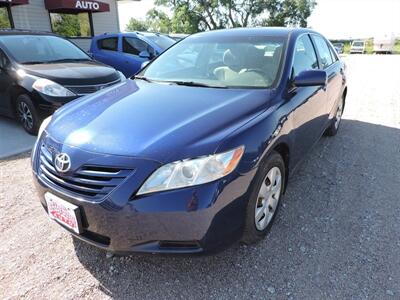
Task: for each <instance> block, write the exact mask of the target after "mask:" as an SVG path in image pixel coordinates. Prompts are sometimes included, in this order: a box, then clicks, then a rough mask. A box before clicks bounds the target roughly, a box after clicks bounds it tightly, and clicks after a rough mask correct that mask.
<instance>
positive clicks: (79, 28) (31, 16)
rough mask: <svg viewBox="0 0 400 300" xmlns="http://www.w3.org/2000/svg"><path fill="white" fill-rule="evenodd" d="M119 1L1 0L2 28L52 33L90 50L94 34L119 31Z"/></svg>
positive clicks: (0, 20)
mask: <svg viewBox="0 0 400 300" xmlns="http://www.w3.org/2000/svg"><path fill="white" fill-rule="evenodd" d="M117 1H119V0H101V1H97V0H96V1H95V0H90V1H86V0H0V28H2V29H4V28H15V29H29V30H38V31H47V32H53V33H56V34H59V35H62V36H65V37H68V38H69V39H70V40H71V41H73V42H74V43H76V44H77V45H78V46H80V47H81V48H82V49H84V50H88V49H89V47H90V42H91V37H92V36H94V35H97V34H101V33H104V32H118V31H119V18H118V7H117ZM125 1H126V0H125Z"/></svg>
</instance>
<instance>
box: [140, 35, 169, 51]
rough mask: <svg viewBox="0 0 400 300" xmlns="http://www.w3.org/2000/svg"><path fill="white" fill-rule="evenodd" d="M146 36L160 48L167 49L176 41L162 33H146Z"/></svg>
mask: <svg viewBox="0 0 400 300" xmlns="http://www.w3.org/2000/svg"><path fill="white" fill-rule="evenodd" d="M146 37H147V38H148V39H149V40H151V41H152V42H153V43H155V44H156V45H157V46H158V47H160V48H161V49H167V48H169V47H171V46H172V45H173V44H175V43H176V41H175V40H173V39H171V38H169V37H167V36H164V35H148V36H146Z"/></svg>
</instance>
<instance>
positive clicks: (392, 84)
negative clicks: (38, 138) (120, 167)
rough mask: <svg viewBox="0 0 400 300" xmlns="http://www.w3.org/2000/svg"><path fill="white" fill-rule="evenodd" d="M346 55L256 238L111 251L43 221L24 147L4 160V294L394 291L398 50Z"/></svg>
mask: <svg viewBox="0 0 400 300" xmlns="http://www.w3.org/2000/svg"><path fill="white" fill-rule="evenodd" d="M346 61H347V64H348V68H349V94H348V99H347V106H346V111H345V115H344V118H345V119H344V120H343V123H342V125H341V129H340V131H339V134H338V135H337V136H336V137H335V138H322V140H321V142H320V143H319V144H317V146H316V147H315V148H314V149H313V151H312V152H311V153H310V154H309V156H308V159H307V160H306V161H305V162H304V163H303V164H302V166H301V167H300V168H299V169H298V172H297V174H296V175H295V176H294V177H293V178H292V180H291V182H290V183H289V189H288V192H287V194H286V195H285V197H284V205H283V207H282V210H281V211H280V215H279V217H278V218H277V220H276V223H275V224H274V227H273V229H272V230H271V234H270V235H269V237H268V238H267V239H266V240H265V241H263V242H261V243H259V244H257V245H254V246H250V247H246V246H239V245H237V246H234V247H232V248H230V249H228V250H226V251H224V252H222V253H219V254H217V255H214V256H201V257H187V256H185V257H176V256H174V257H170V256H155V255H148V256H143V255H141V256H137V255H136V256H130V257H125V258H120V257H114V258H106V256H105V253H104V252H102V251H99V250H97V249H95V248H93V247H91V246H87V245H85V244H83V243H81V242H77V241H74V240H73V239H72V238H71V237H70V235H69V234H68V233H66V232H65V231H64V230H63V229H62V228H61V227H59V226H58V225H56V224H55V223H54V222H51V221H49V220H48V218H47V217H46V215H45V213H44V211H43V209H42V208H41V206H40V204H39V201H38V199H37V196H36V194H35V191H34V188H33V184H32V179H31V172H30V165H29V157H28V156H27V155H25V156H20V157H17V158H14V159H11V160H7V161H2V162H0V175H1V177H0V180H1V182H0V183H1V185H0V240H1V243H0V298H1V299H4V298H6V299H7V298H11V299H15V298H20V297H26V298H35V299H38V298H39V299H41V298H48V297H50V298H55V299H57V298H67V299H73V298H96V299H99V298H100V299H102V298H117V299H118V298H124V299H125V298H132V299H167V298H169V299H170V298H183V299H204V298H211V299H231V298H251V297H253V298H271V299H328V298H332V299H337V298H339V299H341V298H346V299H367V298H370V299H400V202H399V200H400V197H399V194H400V175H399V165H400V84H399V83H400V72H399V70H400V56H357V55H356V56H349V57H347V58H346Z"/></svg>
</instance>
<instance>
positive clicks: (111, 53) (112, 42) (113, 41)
mask: <svg viewBox="0 0 400 300" xmlns="http://www.w3.org/2000/svg"><path fill="white" fill-rule="evenodd" d="M96 48H97V50H96V51H93V58H94V59H95V60H97V61H100V62H102V63H104V64H106V65H109V66H112V67H114V68H116V69H117V70H118V69H119V68H118V66H119V65H120V60H121V58H120V54H119V53H118V36H110V37H105V38H100V39H98V40H97V45H96Z"/></svg>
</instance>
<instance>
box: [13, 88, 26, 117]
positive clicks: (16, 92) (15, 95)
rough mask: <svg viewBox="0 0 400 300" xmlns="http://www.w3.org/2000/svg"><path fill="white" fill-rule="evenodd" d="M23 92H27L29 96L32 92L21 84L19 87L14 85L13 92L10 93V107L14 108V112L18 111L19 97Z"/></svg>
mask: <svg viewBox="0 0 400 300" xmlns="http://www.w3.org/2000/svg"><path fill="white" fill-rule="evenodd" d="M22 94H26V95H27V96H29V94H30V92H29V91H28V90H26V89H24V88H23V87H21V86H17V87H13V88H12V89H11V93H10V96H11V97H10V107H11V109H12V113H13V114H14V115H15V113H16V109H17V107H16V104H17V98H18V97H19V96H20V95H22Z"/></svg>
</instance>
